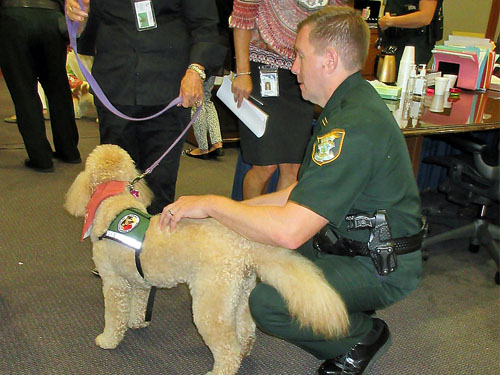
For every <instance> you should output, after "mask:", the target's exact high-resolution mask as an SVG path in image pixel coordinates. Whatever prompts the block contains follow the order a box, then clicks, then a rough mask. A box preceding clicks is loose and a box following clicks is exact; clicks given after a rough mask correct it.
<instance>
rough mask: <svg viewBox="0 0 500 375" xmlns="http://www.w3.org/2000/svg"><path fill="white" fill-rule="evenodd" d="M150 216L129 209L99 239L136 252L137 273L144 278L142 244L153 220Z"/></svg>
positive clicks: (121, 213)
mask: <svg viewBox="0 0 500 375" xmlns="http://www.w3.org/2000/svg"><path fill="white" fill-rule="evenodd" d="M151 216H152V215H150V214H148V213H144V212H141V211H139V210H137V209H135V208H127V209H126V210H123V211H122V212H120V214H119V215H118V216H117V217H116V218H115V219H114V220H113V222H112V223H111V224H110V225H109V227H108V229H107V230H106V232H105V233H104V234H103V235H102V236H101V237H99V239H100V240H102V239H108V240H113V241H116V242H119V243H121V244H122V245H125V246H128V247H130V248H132V249H134V251H135V263H136V266H137V271H139V273H140V274H141V276H142V277H144V274H143V272H142V267H141V262H140V260H139V255H140V253H141V250H142V244H143V242H144V237H145V236H146V231H147V229H148V227H149V222H150V219H151Z"/></svg>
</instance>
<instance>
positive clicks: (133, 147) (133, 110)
mask: <svg viewBox="0 0 500 375" xmlns="http://www.w3.org/2000/svg"><path fill="white" fill-rule="evenodd" d="M95 102H96V108H97V115H98V117H99V133H100V141H101V144H115V145H118V146H120V147H122V148H123V149H125V150H126V151H127V152H128V153H129V154H130V156H131V157H132V159H133V160H134V161H135V164H136V167H137V169H139V171H140V172H141V173H142V172H144V171H145V170H146V169H147V168H149V167H150V166H151V165H152V164H153V163H154V162H155V161H156V160H158V158H159V157H160V156H161V155H162V154H163V153H164V152H165V151H166V150H167V149H168V148H169V147H170V145H171V144H172V143H173V142H174V141H175V140H176V139H177V137H178V136H179V135H180V134H181V132H182V130H183V129H184V128H185V127H186V126H187V124H188V123H189V117H190V110H189V109H186V108H182V107H180V108H179V107H173V108H171V109H169V110H168V111H166V112H164V113H163V114H162V115H161V116H158V117H156V118H154V119H151V120H147V121H129V120H125V119H122V118H120V117H118V116H116V115H115V114H113V113H112V112H110V111H109V110H108V109H107V108H106V107H104V106H103V104H102V103H101V102H100V101H99V100H97V99H96V101H95ZM115 107H116V108H117V109H118V110H119V111H120V112H122V113H124V114H126V115H128V116H130V117H135V118H142V117H147V116H150V115H152V114H154V113H156V112H159V111H160V110H161V109H163V108H164V107H165V106H122V105H115ZM185 138H186V135H184V137H183V138H182V139H181V140H180V141H179V142H178V143H177V144H176V145H175V147H174V148H172V150H171V151H170V152H169V153H168V154H167V155H166V156H165V158H164V159H163V160H162V161H161V163H160V164H159V165H158V166H157V167H156V168H155V169H154V170H153V172H152V173H150V174H149V175H147V176H146V182H147V184H148V186H149V188H150V189H151V190H152V191H153V193H154V199H153V202H152V203H151V205H150V206H149V207H148V212H149V213H150V214H153V215H155V214H157V213H160V212H161V211H162V209H163V207H165V206H166V205H167V204H169V203H172V202H173V201H174V199H175V185H176V182H177V172H178V171H179V163H180V157H181V154H182V147H183V143H184V140H185Z"/></svg>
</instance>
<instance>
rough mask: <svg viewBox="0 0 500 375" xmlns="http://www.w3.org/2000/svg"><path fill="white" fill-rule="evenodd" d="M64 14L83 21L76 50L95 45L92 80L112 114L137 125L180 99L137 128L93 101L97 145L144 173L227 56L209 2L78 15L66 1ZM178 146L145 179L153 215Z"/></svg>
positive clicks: (170, 194) (170, 196)
mask: <svg viewBox="0 0 500 375" xmlns="http://www.w3.org/2000/svg"><path fill="white" fill-rule="evenodd" d="M66 14H67V15H68V17H69V18H70V19H71V20H73V21H79V22H81V23H80V31H81V32H82V34H81V36H80V38H79V39H80V41H81V43H84V42H85V43H86V44H87V45H88V44H89V41H90V42H91V43H95V57H94V64H93V67H92V74H93V76H94V77H95V79H96V81H97V82H98V83H99V85H100V86H101V88H102V89H103V91H104V93H105V94H106V96H107V97H108V99H109V100H110V102H111V103H112V104H113V105H114V106H115V107H116V108H117V109H118V110H120V111H121V112H123V113H125V114H127V115H128V116H132V117H136V118H142V117H146V116H149V115H152V114H154V113H156V112H158V111H159V110H161V109H162V108H164V107H165V106H166V105H167V104H168V103H169V102H170V101H171V100H173V99H174V98H176V97H177V96H179V95H180V96H182V106H180V107H176V108H172V109H170V110H168V111H166V112H165V113H163V114H162V115H161V116H159V117H156V118H154V119H151V120H147V121H139V122H136V121H128V120H125V119H122V118H120V117H118V116H116V115H114V114H113V113H111V112H110V111H109V110H108V109H107V108H106V107H105V106H104V105H103V104H102V102H100V101H99V100H97V101H96V108H97V113H98V117H99V131H100V142H101V143H112V144H117V145H119V146H121V147H122V148H124V149H125V150H127V152H128V153H129V154H130V155H131V156H132V158H133V159H134V161H135V162H136V165H137V168H138V169H140V170H142V171H144V170H145V169H147V168H148V167H150V166H151V165H152V164H153V163H154V162H155V161H156V160H157V159H158V158H159V157H160V156H161V155H162V153H163V152H164V151H165V150H166V149H167V148H168V147H169V146H170V145H171V144H172V143H173V142H174V140H175V139H176V138H177V137H178V136H179V134H180V133H181V131H182V130H183V128H184V127H185V126H186V125H187V124H188V122H189V118H190V110H189V109H187V108H189V107H192V106H200V105H201V103H203V87H202V83H203V81H204V79H205V78H206V76H207V74H210V71H214V70H215V69H216V68H217V67H218V66H220V65H222V63H223V60H224V58H225V56H226V48H225V47H223V46H222V45H221V44H220V41H219V39H218V38H219V37H218V30H217V23H218V16H217V8H216V3H215V0H173V1H172V0H171V1H166V0H152V1H140V2H139V1H135V2H123V1H121V0H99V1H90V0H83V9H81V8H80V5H79V4H78V2H77V1H76V0H67V1H66ZM79 43H80V42H79ZM205 70H206V71H207V72H205ZM183 107H184V108H183ZM182 147H183V140H181V141H180V142H179V143H177V145H176V146H175V147H174V148H173V149H172V150H171V152H170V153H169V154H167V156H166V157H165V159H163V160H162V162H161V163H160V164H159V165H158V167H156V168H155V169H154V171H153V172H152V173H151V174H149V175H148V176H146V181H147V183H148V185H149V186H150V188H151V190H152V191H153V193H154V199H153V202H152V203H151V205H150V206H149V207H148V211H149V213H151V214H156V213H159V212H161V210H162V208H163V207H164V206H165V205H166V204H168V203H171V202H172V201H173V200H174V198H175V184H176V180H177V172H178V168H179V162H180V156H181V153H182Z"/></svg>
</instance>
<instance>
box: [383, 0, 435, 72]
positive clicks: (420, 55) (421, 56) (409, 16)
mask: <svg viewBox="0 0 500 375" xmlns="http://www.w3.org/2000/svg"><path fill="white" fill-rule="evenodd" d="M442 4H443V0H387V4H386V6H385V15H384V16H383V17H381V18H380V19H379V26H380V29H381V30H382V45H383V46H384V47H388V46H396V47H397V50H396V53H395V56H396V64H397V66H398V67H399V62H400V60H401V56H402V55H403V51H404V48H405V46H415V63H416V64H417V65H418V64H427V63H428V62H429V60H430V59H431V57H432V52H431V51H432V48H434V44H435V43H436V41H438V40H441V39H442V38H443V10H442Z"/></svg>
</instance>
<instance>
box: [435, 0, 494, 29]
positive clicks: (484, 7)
mask: <svg viewBox="0 0 500 375" xmlns="http://www.w3.org/2000/svg"><path fill="white" fill-rule="evenodd" d="M491 2H492V0H443V14H444V38H445V39H447V37H448V35H449V34H450V33H451V31H467V32H479V33H483V34H484V33H485V32H486V27H487V26H488V19H489V16H490V9H491ZM497 36H498V25H497V31H496V33H495V37H497ZM495 39H496V38H495Z"/></svg>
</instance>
